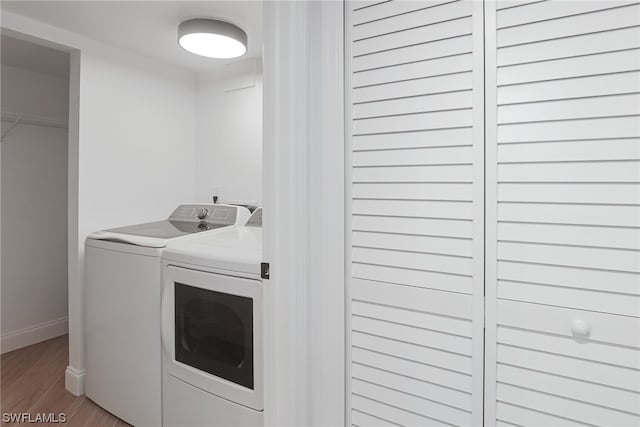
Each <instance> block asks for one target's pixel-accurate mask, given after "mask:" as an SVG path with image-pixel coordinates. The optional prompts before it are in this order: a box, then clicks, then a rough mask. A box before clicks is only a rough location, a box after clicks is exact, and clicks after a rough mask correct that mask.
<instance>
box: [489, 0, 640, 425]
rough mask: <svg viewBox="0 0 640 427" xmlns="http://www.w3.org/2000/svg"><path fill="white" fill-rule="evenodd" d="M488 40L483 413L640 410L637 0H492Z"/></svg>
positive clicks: (515, 415) (499, 419)
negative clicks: (517, 0) (514, 0)
mask: <svg viewBox="0 0 640 427" xmlns="http://www.w3.org/2000/svg"><path fill="white" fill-rule="evenodd" d="M485 40H486V46H485V49H486V50H485V52H486V78H487V80H486V82H487V86H486V94H485V96H486V105H487V110H486V117H487V122H486V162H487V163H486V171H487V175H486V186H487V187H486V208H487V210H486V212H487V217H486V239H487V252H486V263H487V264H486V301H487V306H486V321H487V329H486V346H485V359H486V366H485V378H486V388H485V425H487V426H490V425H503V424H504V425H518V426H554V427H555V426H570V425H590V426H596V425H597V426H637V425H640V2H638V1H561V0H549V1H537V2H513V1H497V2H496V1H487V2H486V4H485ZM585 325H586V327H585Z"/></svg>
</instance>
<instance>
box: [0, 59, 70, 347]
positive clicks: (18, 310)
mask: <svg viewBox="0 0 640 427" xmlns="http://www.w3.org/2000/svg"><path fill="white" fill-rule="evenodd" d="M68 83H69V81H68V79H64V78H60V77H54V76H50V75H47V74H40V73H35V72H32V71H28V70H23V69H20V68H14V67H9V66H2V100H1V106H2V110H3V111H10V112H14V113H19V114H27V115H37V116H44V117H47V118H52V119H57V120H61V121H66V117H67V115H68V101H69V96H68V94H69V84H68ZM10 125H11V123H10V122H2V131H3V133H4V131H5V130H6V129H7V128H8V127H9V126H10ZM1 170H2V180H1V181H2V231H3V234H2V290H1V300H2V328H1V330H2V351H3V352H7V351H11V350H13V349H15V348H19V347H22V346H24V345H29V344H33V343H34V342H38V341H40V340H43V339H48V338H52V337H55V336H58V335H61V334H63V333H66V331H67V130H66V129H59V128H52V127H42V126H31V125H19V126H17V127H15V128H14V130H13V131H12V132H11V134H9V135H8V136H7V138H6V139H5V140H4V141H3V142H2V168H1Z"/></svg>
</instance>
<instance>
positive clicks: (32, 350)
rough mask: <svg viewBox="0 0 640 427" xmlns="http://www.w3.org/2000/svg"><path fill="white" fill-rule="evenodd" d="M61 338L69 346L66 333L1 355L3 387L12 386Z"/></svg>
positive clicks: (0, 376) (0, 375)
mask: <svg viewBox="0 0 640 427" xmlns="http://www.w3.org/2000/svg"><path fill="white" fill-rule="evenodd" d="M61 340H64V342H65V343H67V344H65V345H67V346H68V338H67V336H66V335H64V336H62V337H58V338H53V339H50V340H47V341H43V342H40V343H38V344H34V345H30V346H28V347H24V348H21V349H18V350H14V351H11V352H9V353H5V354H3V355H2V356H0V364H1V365H2V367H1V368H0V384H2V387H3V388H11V387H12V386H13V385H14V384H15V383H16V381H18V380H19V379H20V377H21V376H22V375H23V374H24V373H25V372H26V371H27V370H28V369H29V368H31V367H32V366H33V365H35V364H37V363H38V361H39V360H41V358H42V357H43V356H44V357H46V355H47V354H48V353H49V352H50V349H51V348H52V347H55V346H56V345H58V344H59V342H60V341H61Z"/></svg>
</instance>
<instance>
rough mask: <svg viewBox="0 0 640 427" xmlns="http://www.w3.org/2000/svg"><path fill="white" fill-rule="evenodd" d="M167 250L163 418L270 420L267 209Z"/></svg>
mask: <svg viewBox="0 0 640 427" xmlns="http://www.w3.org/2000/svg"><path fill="white" fill-rule="evenodd" d="M162 258H163V261H162V264H163V283H164V284H163V289H162V309H161V311H162V313H161V317H162V322H161V323H162V326H161V327H162V346H163V353H162V390H163V396H162V418H163V426H164V427H203V426H208V427H227V426H235V427H246V426H259V425H263V422H264V417H263V409H264V406H263V405H264V404H263V393H264V389H263V315H262V314H263V307H262V281H261V275H260V270H261V260H262V210H261V209H258V210H256V211H255V212H254V213H253V215H252V216H251V218H250V219H249V221H248V222H247V224H246V225H245V226H239V227H231V228H228V229H225V230H223V231H220V232H218V233H215V237H214V236H213V235H202V236H196V237H194V238H190V239H188V240H183V241H179V242H171V243H170V244H169V245H168V246H167V249H166V250H165V252H164V253H163V257H162Z"/></svg>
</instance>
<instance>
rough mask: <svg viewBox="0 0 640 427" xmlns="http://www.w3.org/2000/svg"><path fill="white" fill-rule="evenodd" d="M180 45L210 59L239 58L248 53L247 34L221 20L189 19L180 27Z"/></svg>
mask: <svg viewBox="0 0 640 427" xmlns="http://www.w3.org/2000/svg"><path fill="white" fill-rule="evenodd" d="M178 44H180V46H182V48H183V49H185V50H187V51H189V52H191V53H195V54H196V55H200V56H206V57H208V58H220V59H224V58H237V57H238V56H242V55H244V54H245V53H246V52H247V33H245V32H244V31H243V30H242V28H240V27H237V26H235V25H233V24H230V23H228V22H225V21H220V20H219V19H206V18H196V19H189V20H187V21H184V22H181V23H180V25H178Z"/></svg>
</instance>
